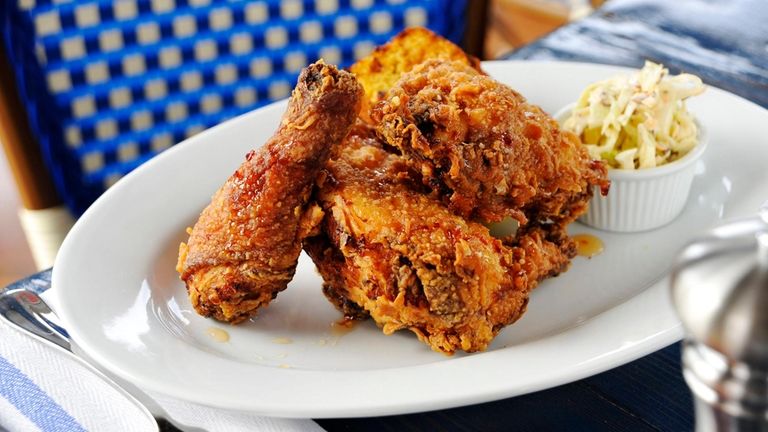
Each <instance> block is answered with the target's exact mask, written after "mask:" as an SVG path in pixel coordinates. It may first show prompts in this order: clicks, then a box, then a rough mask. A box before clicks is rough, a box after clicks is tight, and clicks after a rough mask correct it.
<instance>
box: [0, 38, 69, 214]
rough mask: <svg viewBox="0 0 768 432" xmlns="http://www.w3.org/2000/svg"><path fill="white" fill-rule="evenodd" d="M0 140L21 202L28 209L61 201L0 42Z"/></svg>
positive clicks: (39, 207)
mask: <svg viewBox="0 0 768 432" xmlns="http://www.w3.org/2000/svg"><path fill="white" fill-rule="evenodd" d="M0 141H1V142H2V145H3V150H4V151H5V155H6V157H7V160H8V164H9V166H10V169H11V172H12V173H13V177H14V179H15V183H16V185H17V187H18V191H19V195H20V197H21V203H22V205H24V207H25V208H27V209H30V210H38V209H45V208H49V207H53V206H56V205H58V204H61V199H60V198H59V196H58V193H57V192H56V188H55V187H54V185H53V180H52V179H51V176H50V174H49V172H48V169H47V168H46V166H45V164H44V163H43V157H42V154H41V153H40V147H39V146H38V145H37V143H36V142H35V141H34V139H33V138H32V134H31V132H30V128H29V122H28V120H27V117H26V111H25V107H24V106H23V105H22V103H21V99H20V98H19V95H18V93H17V90H16V81H15V79H14V78H13V73H12V72H11V67H10V64H9V63H8V60H7V56H6V54H5V47H4V46H3V44H2V43H0Z"/></svg>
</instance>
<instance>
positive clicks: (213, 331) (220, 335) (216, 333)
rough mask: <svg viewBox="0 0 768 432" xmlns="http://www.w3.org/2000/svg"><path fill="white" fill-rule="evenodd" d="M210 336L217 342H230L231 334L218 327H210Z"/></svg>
mask: <svg viewBox="0 0 768 432" xmlns="http://www.w3.org/2000/svg"><path fill="white" fill-rule="evenodd" d="M206 333H208V336H210V337H212V338H213V339H214V340H215V341H216V342H221V343H224V342H229V333H227V331H226V330H224V329H220V328H218V327H208V330H207V332H206Z"/></svg>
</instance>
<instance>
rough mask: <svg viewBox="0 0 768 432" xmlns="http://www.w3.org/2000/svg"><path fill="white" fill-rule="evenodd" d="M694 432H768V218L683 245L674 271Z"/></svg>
mask: <svg viewBox="0 0 768 432" xmlns="http://www.w3.org/2000/svg"><path fill="white" fill-rule="evenodd" d="M672 302H673V304H674V306H675V309H676V310H677V313H678V316H679V317H680V320H681V322H682V324H683V327H684V329H685V332H686V336H685V340H684V341H683V348H682V352H683V375H684V377H685V380H686V382H687V383H688V386H689V387H690V388H691V391H692V392H693V395H694V404H695V411H696V430H697V431H699V432H701V431H708V432H709V431H761V432H768V211H766V208H765V206H764V208H763V211H762V212H761V215H760V216H758V217H754V218H750V219H743V220H738V221H735V222H731V223H728V224H726V225H722V226H720V227H717V228H715V229H714V230H712V231H710V232H709V233H707V234H706V235H704V236H703V237H701V238H699V239H698V240H695V241H693V242H692V243H690V244H688V245H687V246H686V247H685V249H684V250H683V251H682V252H681V254H680V257H679V259H678V261H677V262H676V263H675V266H674V268H673V271H672Z"/></svg>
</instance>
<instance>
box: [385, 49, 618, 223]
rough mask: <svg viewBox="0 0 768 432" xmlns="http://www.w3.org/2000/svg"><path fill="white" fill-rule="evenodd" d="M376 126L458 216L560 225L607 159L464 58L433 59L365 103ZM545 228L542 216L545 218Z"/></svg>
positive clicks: (601, 176) (581, 205)
mask: <svg viewBox="0 0 768 432" xmlns="http://www.w3.org/2000/svg"><path fill="white" fill-rule="evenodd" d="M371 118H372V119H373V122H374V124H375V125H376V130H377V131H378V133H379V135H380V136H381V137H383V138H384V139H385V140H386V142H387V143H388V144H389V145H391V146H393V147H395V148H396V149H398V150H399V151H400V152H401V153H402V155H403V156H404V157H405V158H406V159H407V160H408V163H409V164H410V165H411V166H412V167H413V168H414V169H416V170H418V171H419V172H420V173H421V174H422V177H423V180H424V183H425V184H426V185H428V186H429V187H431V188H433V189H434V190H435V191H436V192H435V195H436V196H439V197H441V198H442V199H443V200H444V201H445V203H446V204H448V206H449V207H450V208H451V210H453V211H454V212H455V213H457V214H458V215H461V216H463V217H465V218H469V219H473V220H480V221H484V222H498V221H501V220H502V219H504V218H505V217H512V218H514V219H516V220H517V221H518V222H519V223H520V224H521V225H525V224H527V223H528V222H529V221H534V222H535V223H539V224H543V223H551V224H550V225H549V226H548V227H547V228H548V229H550V230H561V231H562V230H563V228H564V227H565V225H567V224H568V223H570V222H572V221H574V220H575V219H576V218H577V217H578V216H579V215H581V214H582V213H583V212H584V211H586V206H587V202H588V201H589V199H590V198H591V196H592V193H593V189H594V186H599V187H600V188H602V189H603V193H607V187H608V181H607V177H606V168H605V167H604V165H603V164H602V163H601V162H599V161H594V160H592V159H591V158H590V157H589V155H588V154H587V152H586V150H585V149H584V148H583V146H581V144H580V141H579V139H578V138H577V137H576V136H574V135H573V134H571V133H568V132H564V131H561V130H560V129H559V127H558V125H557V123H556V122H555V121H554V120H553V119H552V118H550V117H549V116H548V115H547V114H546V113H545V112H544V111H542V110H541V109H540V108H539V107H538V106H536V105H532V104H530V103H528V102H527V101H526V100H525V98H524V97H523V96H521V95H520V94H519V93H517V92H515V91H514V90H512V89H511V88H509V87H508V86H506V85H503V84H501V83H499V82H498V81H496V80H494V79H492V78H491V77H489V76H487V75H484V74H482V73H481V72H480V71H478V70H476V69H475V68H474V67H471V66H469V65H467V64H465V63H464V62H456V61H449V60H429V61H426V62H424V63H422V64H420V65H418V66H416V67H415V68H413V70H411V71H410V72H408V73H406V74H404V75H403V76H402V77H401V79H400V80H399V81H398V82H397V83H396V84H395V85H394V86H393V87H392V88H390V89H389V92H388V93H387V95H386V97H385V98H384V99H383V100H382V101H380V102H378V104H376V105H375V106H374V107H373V109H372V112H371ZM542 226H543V227H544V226H545V225H542Z"/></svg>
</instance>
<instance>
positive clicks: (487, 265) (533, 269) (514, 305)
mask: <svg viewBox="0 0 768 432" xmlns="http://www.w3.org/2000/svg"><path fill="white" fill-rule="evenodd" d="M319 179H320V183H321V187H320V188H319V190H318V197H317V199H318V202H319V204H320V205H321V206H322V208H323V210H324V212H325V218H324V220H323V222H322V225H321V227H322V229H321V234H320V235H318V236H314V237H310V238H307V239H306V240H305V245H304V247H305V250H306V251H307V252H308V253H309V255H310V256H311V257H312V259H313V260H314V262H315V264H316V265H317V267H318V270H319V271H320V274H321V275H322V276H323V279H324V281H325V285H324V288H323V290H324V292H325V294H326V296H327V297H328V299H329V300H330V301H331V302H332V303H334V304H335V305H336V306H337V307H338V308H339V309H340V310H341V311H342V312H343V313H344V314H345V315H347V316H350V317H354V318H363V317H366V316H368V315H370V316H371V317H372V318H373V319H374V320H375V321H376V323H377V324H378V325H379V326H380V327H382V329H383V331H384V333H387V334H390V333H392V332H394V331H396V330H400V329H409V330H411V331H412V332H414V333H415V334H416V335H417V336H418V338H419V339H421V340H422V341H424V342H426V343H427V344H428V345H430V346H431V347H432V349H434V350H436V351H440V352H444V353H449V354H450V353H453V352H454V351H456V350H464V351H467V352H472V351H479V350H483V349H485V348H486V347H487V345H488V344H489V343H490V342H491V340H492V339H493V337H494V336H495V335H496V334H497V333H498V332H499V331H500V330H501V329H502V328H503V327H504V326H506V325H508V324H510V323H512V322H514V321H515V320H517V319H518V318H519V317H520V316H521V315H522V313H523V312H524V311H525V308H526V305H527V303H528V294H529V292H530V291H531V289H533V287H535V286H536V284H537V283H538V281H540V280H542V279H544V278H546V277H549V276H554V275H557V274H558V273H560V272H561V271H564V270H565V269H566V268H567V266H568V264H569V262H570V258H572V257H573V256H574V254H575V249H574V246H573V243H572V242H571V241H570V239H568V238H567V237H560V238H548V237H547V235H548V234H547V233H545V232H544V231H542V230H540V229H538V228H534V229H531V230H530V231H528V232H526V233H525V234H520V235H518V236H517V237H516V238H515V239H514V240H511V239H505V240H504V242H502V241H500V240H498V239H496V238H494V237H492V236H491V235H490V234H489V231H488V228H486V227H485V226H483V225H482V224H480V223H477V222H472V221H468V220H466V219H464V218H462V217H461V216H458V215H455V214H454V213H453V212H452V211H451V210H450V209H449V208H448V207H447V206H446V205H445V204H444V203H443V202H441V200H439V199H436V198H435V197H433V196H431V195H430V194H428V191H426V190H425V189H424V186H423V185H422V184H421V182H420V180H419V178H418V173H414V172H412V171H410V170H409V169H408V164H407V163H406V161H405V160H404V159H403V158H401V157H399V156H397V155H394V154H391V153H388V152H386V151H385V150H383V149H382V147H381V144H379V143H378V142H377V139H376V138H375V136H374V135H372V134H370V133H366V132H365V131H364V130H361V129H358V128H356V129H354V130H353V132H351V133H350V135H349V136H348V138H347V140H346V141H345V142H344V143H343V144H342V145H340V146H339V147H337V148H336V149H334V154H333V155H332V156H331V158H330V159H329V162H328V164H327V165H326V171H325V173H324V174H321V176H320V177H319Z"/></svg>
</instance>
